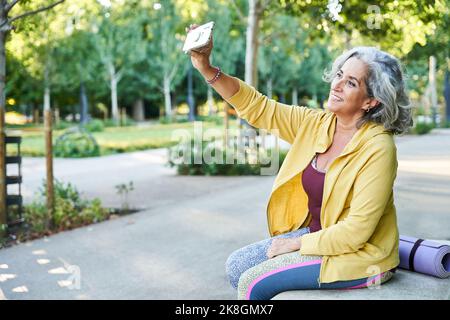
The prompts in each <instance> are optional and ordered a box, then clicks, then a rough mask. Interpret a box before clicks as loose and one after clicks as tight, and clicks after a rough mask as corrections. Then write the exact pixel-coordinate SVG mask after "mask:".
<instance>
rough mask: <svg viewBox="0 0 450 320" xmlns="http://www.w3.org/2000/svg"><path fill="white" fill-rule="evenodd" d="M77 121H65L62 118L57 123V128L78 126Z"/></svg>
mask: <svg viewBox="0 0 450 320" xmlns="http://www.w3.org/2000/svg"><path fill="white" fill-rule="evenodd" d="M76 125H77V124H76V123H73V122H69V121H64V120H60V121H58V122H57V123H56V125H55V129H56V130H64V129H67V128H70V127H73V126H76Z"/></svg>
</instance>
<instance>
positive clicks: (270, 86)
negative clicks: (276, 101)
mask: <svg viewBox="0 0 450 320" xmlns="http://www.w3.org/2000/svg"><path fill="white" fill-rule="evenodd" d="M272 95H273V92H272V78H270V77H269V79H268V80H267V97H269V98H270V99H272Z"/></svg>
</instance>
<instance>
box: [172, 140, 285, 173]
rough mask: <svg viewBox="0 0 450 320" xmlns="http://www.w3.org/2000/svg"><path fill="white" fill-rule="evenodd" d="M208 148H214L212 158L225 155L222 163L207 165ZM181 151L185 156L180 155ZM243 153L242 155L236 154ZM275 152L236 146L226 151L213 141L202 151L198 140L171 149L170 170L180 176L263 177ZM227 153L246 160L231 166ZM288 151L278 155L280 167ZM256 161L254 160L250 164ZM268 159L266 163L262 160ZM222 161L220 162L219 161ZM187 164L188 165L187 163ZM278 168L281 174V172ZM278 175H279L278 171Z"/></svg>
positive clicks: (204, 142)
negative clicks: (173, 169) (205, 152)
mask: <svg viewBox="0 0 450 320" xmlns="http://www.w3.org/2000/svg"><path fill="white" fill-rule="evenodd" d="M206 148H211V150H212V151H211V152H210V153H211V157H212V159H217V158H216V152H218V153H219V154H218V157H220V154H222V161H217V162H216V161H208V162H210V163H206V161H204V159H203V152H204V150H205V149H206ZM180 152H181V153H182V155H180ZM236 152H239V154H237V155H236V154H235V153H236ZM272 152H274V150H269V152H267V151H266V150H263V149H259V150H258V151H257V152H256V151H254V150H250V149H249V148H236V144H233V146H232V147H230V146H229V147H227V148H226V149H225V150H224V149H223V147H222V146H221V145H219V144H214V143H213V142H211V141H202V146H201V148H197V146H195V144H194V141H193V140H191V141H189V142H188V143H187V144H178V145H176V146H174V147H171V148H169V149H168V153H169V157H168V158H169V161H168V163H167V165H168V166H169V167H176V168H177V173H178V174H180V175H211V176H217V175H225V176H237V175H260V174H261V170H262V169H263V168H269V167H270V165H271V163H268V164H265V163H266V162H267V160H269V159H270V161H272ZM227 154H228V155H230V158H232V157H231V156H237V157H238V158H240V159H245V161H244V163H242V161H237V160H236V159H235V158H234V159H233V163H227V162H229V161H227ZM286 154H287V151H284V150H280V151H279V152H278V168H279V167H280V166H281V164H282V163H283V161H284V159H285V157H286ZM196 159H201V161H197V162H201V163H195V162H196V161H195V160H196ZM250 159H253V161H250ZM261 159H265V161H264V163H262V162H261V161H260V160H261ZM217 160H218V159H217ZM186 162H187V163H186ZM278 168H277V171H278ZM274 174H276V172H274Z"/></svg>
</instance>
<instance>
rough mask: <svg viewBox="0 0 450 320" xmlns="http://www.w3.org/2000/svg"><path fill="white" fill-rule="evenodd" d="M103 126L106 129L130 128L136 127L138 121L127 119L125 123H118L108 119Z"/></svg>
mask: <svg viewBox="0 0 450 320" xmlns="http://www.w3.org/2000/svg"><path fill="white" fill-rule="evenodd" d="M102 122H103V125H104V126H105V127H107V128H108V127H129V126H134V125H136V121H134V120H132V119H131V118H128V117H126V118H125V121H121V120H119V123H116V121H114V120H113V119H106V120H103V121H102Z"/></svg>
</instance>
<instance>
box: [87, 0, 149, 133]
mask: <svg viewBox="0 0 450 320" xmlns="http://www.w3.org/2000/svg"><path fill="white" fill-rule="evenodd" d="M123 6H125V7H122V6H121V5H120V4H119V2H115V3H114V5H111V6H105V7H104V12H103V15H102V16H101V18H99V19H98V20H97V21H96V23H95V24H94V26H93V32H94V34H93V35H94V44H95V47H96V49H97V52H98V54H99V58H100V60H101V62H102V64H103V66H104V69H105V73H106V75H107V79H108V81H109V84H110V89H111V114H112V119H113V120H114V121H115V122H116V124H118V123H119V117H120V115H119V105H118V96H117V88H118V84H119V82H120V81H121V80H122V78H123V76H124V74H125V73H126V72H127V71H128V70H130V69H131V68H132V66H133V65H134V64H136V63H139V62H140V61H142V60H143V59H144V58H145V47H144V44H143V41H142V40H143V39H142V36H143V34H142V30H141V28H140V27H141V25H140V23H139V21H137V20H136V19H134V18H133V17H132V16H131V15H130V11H129V10H126V6H127V4H124V5H123Z"/></svg>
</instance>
